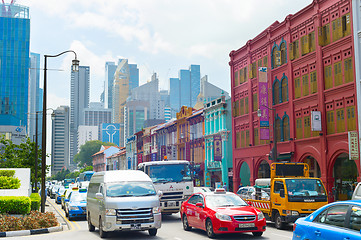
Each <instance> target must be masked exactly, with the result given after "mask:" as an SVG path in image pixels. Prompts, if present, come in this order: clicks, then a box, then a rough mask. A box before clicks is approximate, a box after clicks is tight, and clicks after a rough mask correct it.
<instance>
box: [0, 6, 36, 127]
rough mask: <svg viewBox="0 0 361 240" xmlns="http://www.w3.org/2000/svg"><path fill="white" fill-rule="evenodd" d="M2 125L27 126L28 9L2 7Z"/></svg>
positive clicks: (0, 109)
mask: <svg viewBox="0 0 361 240" xmlns="http://www.w3.org/2000/svg"><path fill="white" fill-rule="evenodd" d="M0 5H1V7H2V11H0V32H1V34H0V62H1V65H0V125H8V126H10V125H12V126H26V125H27V114H26V113H27V112H28V87H29V66H30V63H29V61H30V58H29V57H30V50H29V46H30V18H29V8H28V7H25V6H21V5H15V4H13V3H11V4H5V3H4V2H3V4H0Z"/></svg>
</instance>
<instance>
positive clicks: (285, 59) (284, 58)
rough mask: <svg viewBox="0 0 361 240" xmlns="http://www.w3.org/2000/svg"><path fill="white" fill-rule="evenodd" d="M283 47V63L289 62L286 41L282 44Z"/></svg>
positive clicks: (281, 47)
mask: <svg viewBox="0 0 361 240" xmlns="http://www.w3.org/2000/svg"><path fill="white" fill-rule="evenodd" d="M280 49H281V65H283V64H285V63H286V62H287V51H286V43H285V42H282V43H281V45H280Z"/></svg>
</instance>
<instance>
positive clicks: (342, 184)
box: [333, 153, 357, 201]
mask: <svg viewBox="0 0 361 240" xmlns="http://www.w3.org/2000/svg"><path fill="white" fill-rule="evenodd" d="M333 177H334V178H335V185H334V186H335V189H334V195H335V197H336V200H338V201H341V200H348V199H351V197H352V193H353V190H354V189H355V186H356V184H357V166H356V163H355V161H353V160H349V156H348V154H347V153H342V154H340V155H339V156H338V157H337V159H336V161H335V165H334V166H333Z"/></svg>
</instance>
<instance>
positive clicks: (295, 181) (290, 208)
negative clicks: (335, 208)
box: [246, 163, 328, 229]
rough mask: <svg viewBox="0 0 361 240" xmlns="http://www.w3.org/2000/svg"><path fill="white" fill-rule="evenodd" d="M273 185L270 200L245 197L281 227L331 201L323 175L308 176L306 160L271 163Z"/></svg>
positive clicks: (271, 182)
mask: <svg viewBox="0 0 361 240" xmlns="http://www.w3.org/2000/svg"><path fill="white" fill-rule="evenodd" d="M270 186H271V191H270V200H257V199H256V200H255V199H252V198H250V199H246V201H247V202H248V203H249V204H250V205H252V206H254V207H256V208H258V209H259V210H261V211H262V212H263V213H264V215H265V217H266V218H267V220H270V221H273V222H274V223H275V226H276V228H278V229H282V228H283V227H284V225H285V223H291V222H294V221H296V220H297V219H298V218H300V217H305V216H307V215H309V214H311V213H312V212H314V211H315V210H316V209H318V208H320V207H322V206H324V205H326V204H327V203H328V200H327V193H326V190H325V187H324V185H323V183H322V181H321V179H319V178H310V177H309V167H308V164H306V163H272V164H271V179H270Z"/></svg>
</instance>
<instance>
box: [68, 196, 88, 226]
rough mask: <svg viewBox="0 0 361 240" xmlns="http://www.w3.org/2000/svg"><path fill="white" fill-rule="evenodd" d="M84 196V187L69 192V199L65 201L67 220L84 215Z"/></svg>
mask: <svg viewBox="0 0 361 240" xmlns="http://www.w3.org/2000/svg"><path fill="white" fill-rule="evenodd" d="M86 197H87V190H86V189H79V191H72V192H71V193H70V194H69V201H66V202H65V216H67V217H68V219H69V220H72V219H73V218H75V217H83V218H85V217H86Z"/></svg>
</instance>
